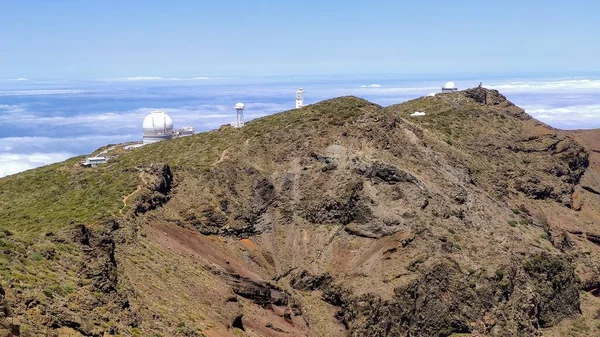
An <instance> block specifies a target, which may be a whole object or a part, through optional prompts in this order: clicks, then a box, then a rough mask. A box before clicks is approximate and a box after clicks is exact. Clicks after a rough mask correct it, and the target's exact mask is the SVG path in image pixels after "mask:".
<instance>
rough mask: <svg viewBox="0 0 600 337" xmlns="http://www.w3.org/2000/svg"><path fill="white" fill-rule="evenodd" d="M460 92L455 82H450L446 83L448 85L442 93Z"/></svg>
mask: <svg viewBox="0 0 600 337" xmlns="http://www.w3.org/2000/svg"><path fill="white" fill-rule="evenodd" d="M455 91H458V88H456V85H454V82H452V81H450V82H446V84H444V86H443V87H442V92H455Z"/></svg>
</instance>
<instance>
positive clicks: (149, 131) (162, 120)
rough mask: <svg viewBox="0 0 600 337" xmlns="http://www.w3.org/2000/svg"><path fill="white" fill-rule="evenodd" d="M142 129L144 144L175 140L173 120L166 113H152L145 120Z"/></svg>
mask: <svg viewBox="0 0 600 337" xmlns="http://www.w3.org/2000/svg"><path fill="white" fill-rule="evenodd" d="M142 127H143V128H144V139H143V142H144V144H150V143H155V142H158V141H161V140H166V139H171V138H173V120H171V117H169V115H167V114H166V113H165V112H164V111H161V110H155V111H152V112H151V113H150V114H149V115H148V116H146V118H144V123H143V124H142Z"/></svg>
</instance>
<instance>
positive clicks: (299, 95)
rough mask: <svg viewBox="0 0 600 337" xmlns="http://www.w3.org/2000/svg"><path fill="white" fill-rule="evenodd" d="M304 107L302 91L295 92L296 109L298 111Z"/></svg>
mask: <svg viewBox="0 0 600 337" xmlns="http://www.w3.org/2000/svg"><path fill="white" fill-rule="evenodd" d="M303 106H304V89H302V88H300V89H298V90H296V109H300V108H301V107H303Z"/></svg>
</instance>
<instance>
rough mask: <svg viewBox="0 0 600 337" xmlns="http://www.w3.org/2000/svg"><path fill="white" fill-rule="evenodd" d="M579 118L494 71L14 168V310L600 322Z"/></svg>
mask: <svg viewBox="0 0 600 337" xmlns="http://www.w3.org/2000/svg"><path fill="white" fill-rule="evenodd" d="M415 111H424V112H425V113H426V115H425V116H419V117H411V116H409V115H410V114H411V113H413V112H415ZM590 133H591V132H590ZM578 137H579V138H578ZM581 137H583V136H581V135H579V136H578V135H577V134H574V133H572V132H565V131H561V130H556V129H553V128H550V127H548V126H547V125H545V124H543V123H541V122H539V121H537V120H535V119H533V118H531V116H529V115H527V114H526V113H525V112H524V111H523V110H522V109H521V108H519V107H517V106H515V105H514V104H512V103H511V102H510V101H508V100H507V99H506V98H505V97H504V96H502V95H501V94H500V93H499V92H497V91H494V90H488V89H484V88H475V89H469V90H465V91H461V92H457V93H449V94H438V95H436V96H435V97H423V98H419V99H415V100H411V101H408V102H405V103H401V104H398V105H392V106H389V107H381V106H378V105H376V104H373V103H370V102H368V101H366V100H363V99H360V98H356V97H340V98H336V99H331V100H327V101H323V102H320V103H317V104H314V105H309V106H306V107H304V108H302V109H298V110H291V111H288V112H284V113H280V114H276V115H273V116H268V117H263V118H260V119H257V120H254V121H251V122H249V123H247V125H246V126H245V127H244V128H241V129H232V128H226V127H225V128H221V129H219V130H214V131H210V132H207V133H202V134H198V135H195V136H191V137H185V138H181V139H176V140H171V141H165V142H160V143H156V144H152V145H148V146H144V147H142V148H139V149H134V150H130V151H120V150H117V152H115V153H116V154H118V155H119V156H118V157H117V158H115V159H113V160H111V161H109V162H108V163H107V164H105V165H102V166H99V167H98V168H95V169H92V170H87V169H83V168H80V167H78V166H77V158H74V159H71V160H68V161H66V162H64V163H61V164H55V165H51V166H48V167H44V168H41V169H37V170H34V171H28V172H25V173H22V174H17V175H15V176H10V177H6V178H3V179H1V180H0V187H1V189H0V191H1V192H0V216H1V217H2V218H3V219H11V221H10V222H9V223H3V224H2V227H3V228H4V229H5V235H4V236H3V238H2V240H3V241H2V242H3V245H4V247H10V249H8V250H5V255H6V256H5V257H3V260H2V267H3V268H2V274H1V277H2V286H3V289H4V290H5V291H6V293H7V294H8V295H6V296H5V297H6V302H5V303H7V304H6V305H5V307H11V308H12V309H11V311H12V312H14V314H11V315H8V314H5V316H6V317H18V318H19V324H18V326H19V327H20V330H21V331H22V335H27V334H29V335H36V334H41V333H42V331H44V329H46V330H48V329H50V330H52V331H53V333H56V334H58V335H59V336H60V335H61V333H63V335H66V333H67V332H68V333H72V334H76V333H78V334H80V335H84V336H102V335H107V334H108V335H121V336H138V335H139V336H142V335H144V336H145V335H152V334H155V335H163V336H167V335H178V336H202V335H205V336H235V335H236V334H244V335H248V336H284V335H290V334H291V335H295V336H346V335H351V336H396V335H409V336H413V335H422V336H438V335H440V336H449V335H451V334H463V333H473V334H480V335H497V336H509V335H515V334H528V335H531V334H543V335H548V336H555V335H556V336H558V335H561V334H564V333H571V332H573V333H575V332H577V331H579V330H581V329H584V327H586V328H587V330H586V329H584V330H583V331H587V332H591V331H596V329H597V327H596V326H595V325H593V324H594V323H593V316H594V315H595V312H594V311H595V310H597V309H598V308H600V302H599V301H598V299H597V298H596V297H595V296H594V291H595V290H594V289H596V288H597V287H596V284H600V283H599V282H598V281H597V280H598V275H600V272H599V270H600V269H599V268H598V264H597V263H596V262H595V260H594V257H595V256H597V255H596V254H598V249H600V248H599V247H598V246H597V245H596V243H594V240H595V239H594V237H595V236H594V235H596V234H595V233H598V232H600V231H598V230H597V223H598V222H597V221H600V219H596V218H597V217H595V216H594V210H595V209H597V208H596V207H597V206H596V205H598V202H599V201H600V200H596V199H595V198H597V195H596V194H595V193H594V192H593V191H600V186H599V185H598V184H597V182H598V180H596V178H595V177H596V170H597V168H596V167H597V166H595V165H596V163H597V161H596V160H597V159H596V157H595V155H594V153H593V151H592V152H591V153H592V154H591V155H590V154H589V153H590V151H588V150H586V147H589V144H587V143H586V142H585V141H582V140H581V139H582V138H581ZM590 137H591V136H588V137H587V138H585V139H586V140H587V139H589V138H590ZM592 138H593V137H592ZM582 144H583V145H582ZM119 151H120V152H119ZM584 187H585V188H584ZM8 233H10V235H9V234H8ZM598 237H600V235H598ZM40 256H41V257H40ZM34 269H35V270H36V271H35V272H34ZM32 275H36V276H32ZM579 279H581V282H580V281H579ZM580 289H582V290H583V291H584V292H582V293H581V294H580V293H579V290H580ZM9 304H10V305H9ZM11 324H12V323H11ZM577 329H579V330H577Z"/></svg>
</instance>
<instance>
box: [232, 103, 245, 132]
mask: <svg viewBox="0 0 600 337" xmlns="http://www.w3.org/2000/svg"><path fill="white" fill-rule="evenodd" d="M245 107H246V106H245V105H244V103H237V104H236V105H235V111H236V112H237V119H236V123H235V125H234V127H236V128H241V127H242V126H244V108H245Z"/></svg>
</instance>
